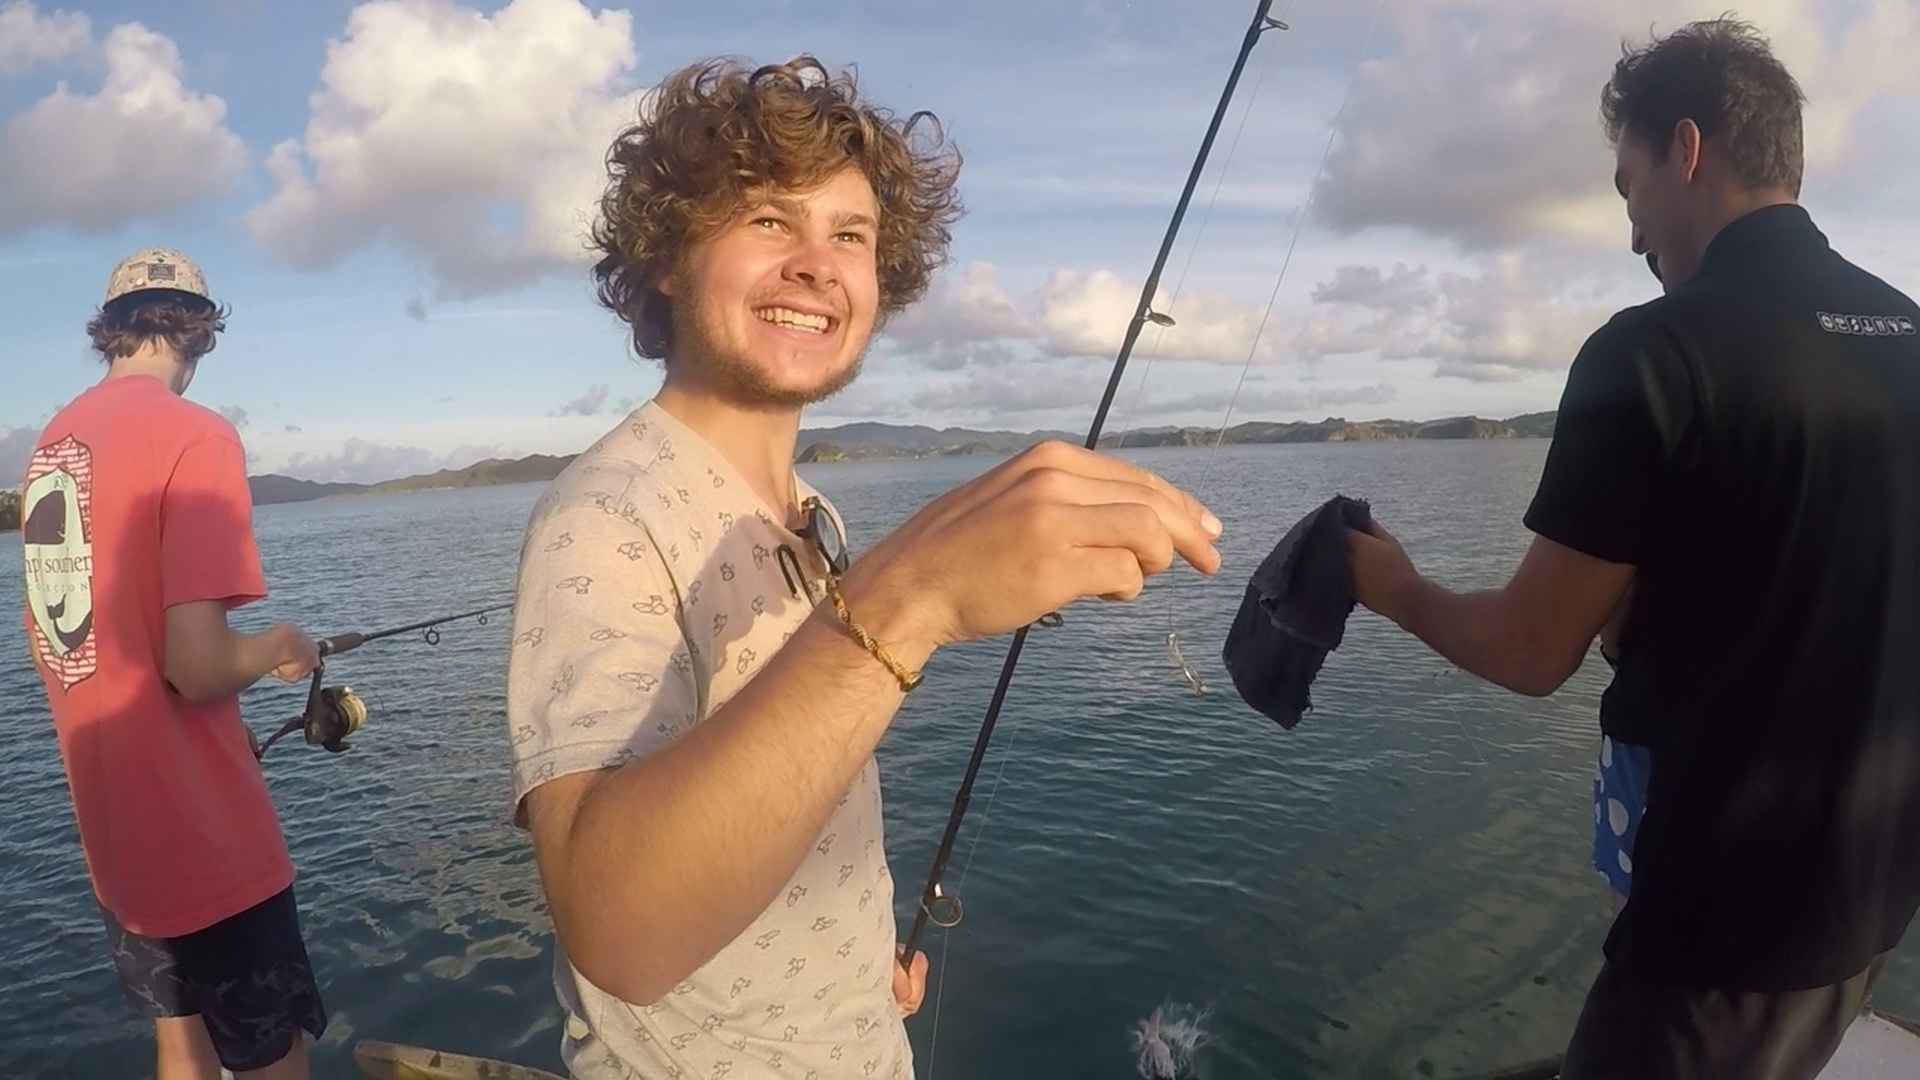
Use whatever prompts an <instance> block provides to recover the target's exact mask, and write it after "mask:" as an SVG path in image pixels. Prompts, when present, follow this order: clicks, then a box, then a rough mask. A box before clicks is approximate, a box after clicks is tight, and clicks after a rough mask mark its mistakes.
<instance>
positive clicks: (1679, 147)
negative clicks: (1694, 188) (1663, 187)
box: [1668, 120, 1703, 184]
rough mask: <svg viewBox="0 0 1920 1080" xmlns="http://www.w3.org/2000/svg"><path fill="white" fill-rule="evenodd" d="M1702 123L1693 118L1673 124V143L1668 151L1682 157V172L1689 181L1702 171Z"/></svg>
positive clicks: (1691, 181) (1683, 177) (1682, 175)
mask: <svg viewBox="0 0 1920 1080" xmlns="http://www.w3.org/2000/svg"><path fill="white" fill-rule="evenodd" d="M1702 141H1703V140H1702V138H1701V135H1700V125H1699V124H1696V123H1694V122H1693V121H1692V120H1682V121H1680V122H1679V123H1677V124H1675V125H1673V145H1672V146H1670V147H1669V148H1668V152H1669V153H1670V154H1672V155H1674V156H1676V157H1678V158H1679V159H1680V174H1681V177H1682V179H1684V180H1686V182H1687V183H1689V184H1691V183H1693V179H1694V177H1695V176H1697V175H1698V174H1699V171H1700V144H1701V142H1702Z"/></svg>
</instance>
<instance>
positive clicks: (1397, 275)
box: [1295, 254, 1653, 382]
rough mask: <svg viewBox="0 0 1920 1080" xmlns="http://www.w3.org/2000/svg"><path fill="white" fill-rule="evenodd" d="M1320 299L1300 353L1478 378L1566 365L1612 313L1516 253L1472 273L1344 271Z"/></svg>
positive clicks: (1493, 379)
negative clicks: (1424, 366)
mask: <svg viewBox="0 0 1920 1080" xmlns="http://www.w3.org/2000/svg"><path fill="white" fill-rule="evenodd" d="M1652 291H1653V290H1652V287H1651V279H1649V289H1648V292H1649V293H1651V292H1652ZM1314 299H1315V301H1316V303H1315V306H1314V309H1313V311H1312V312H1311V315H1310V317H1309V318H1308V319H1307V321H1306V323H1305V325H1304V326H1303V327H1302V328H1301V330H1300V332H1299V334H1298V337H1297V340H1296V345H1295V347H1296V348H1297V350H1298V351H1299V353H1300V354H1301V355H1302V356H1303V357H1305V358H1307V359H1309V360H1316V359H1324V358H1326V357H1333V356H1352V355H1359V354H1372V355H1374V356H1377V357H1379V358H1381V359H1384V360H1427V361H1431V362H1432V363H1433V365H1434V366H1433V373H1434V374H1435V375H1438V376H1442V377H1446V378H1459V379H1467V380H1471V381H1474V382H1500V381H1508V380H1514V379H1521V378H1525V377H1527V376H1529V375H1533V374H1538V373H1541V372H1551V371H1563V370H1565V369H1566V368H1567V366H1568V365H1569V364H1571V363H1572V362H1573V357H1574V354H1575V353H1577V352H1578V351H1579V349H1580V345H1581V343H1582V342H1584V341H1585V340H1586V338H1587V336H1588V335H1590V334H1591V333H1592V332H1593V331H1594V330H1595V329H1597V328H1598V327H1599V326H1601V325H1602V324H1603V323H1605V322H1606V320H1607V318H1608V316H1609V315H1611V314H1612V312H1613V310H1614V309H1613V308H1610V307H1608V306H1606V305H1604V304H1602V303H1600V302H1598V298H1597V296H1596V295H1593V294H1592V293H1591V292H1583V291H1581V289H1580V287H1578V286H1572V285H1568V284H1566V282H1565V280H1564V279H1563V278H1562V277H1560V276H1559V275H1556V274H1555V273H1553V272H1551V271H1550V270H1549V269H1547V268H1546V267H1545V266H1544V264H1543V260H1542V259H1540V258H1538V257H1534V256H1528V255H1518V254H1509V255H1502V256H1499V257H1495V258H1489V259H1485V260H1481V261H1480V262H1479V263H1477V264H1475V266H1474V268H1473V270H1472V272H1460V271H1452V270H1450V271H1445V272H1442V273H1439V274H1433V273H1430V272H1428V271H1427V270H1426V269H1425V268H1420V269H1409V268H1407V267H1406V266H1404V265H1402V266H1397V267H1395V268H1394V270H1393V271H1391V272H1385V271H1382V270H1380V269H1379V268H1377V267H1368V266H1346V267H1341V268H1340V269H1339V270H1338V271H1336V272H1335V274H1334V276H1333V278H1332V279H1330V280H1328V281H1326V282H1323V283H1322V284H1321V285H1320V286H1319V287H1318V288H1316V289H1315V291H1314Z"/></svg>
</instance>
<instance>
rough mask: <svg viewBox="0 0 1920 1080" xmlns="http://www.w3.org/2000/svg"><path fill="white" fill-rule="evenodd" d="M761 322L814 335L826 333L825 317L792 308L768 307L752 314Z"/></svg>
mask: <svg viewBox="0 0 1920 1080" xmlns="http://www.w3.org/2000/svg"><path fill="white" fill-rule="evenodd" d="M754 315H756V316H758V317H759V319H760V321H761V322H770V323H772V324H773V325H775V326H786V327H791V328H793V329H795V330H808V331H812V332H813V333H816V334H824V333H826V332H827V317H826V316H825V315H808V314H806V313H804V312H799V311H795V310H793V309H792V308H783V307H770V308H761V309H760V310H759V311H756V312H754Z"/></svg>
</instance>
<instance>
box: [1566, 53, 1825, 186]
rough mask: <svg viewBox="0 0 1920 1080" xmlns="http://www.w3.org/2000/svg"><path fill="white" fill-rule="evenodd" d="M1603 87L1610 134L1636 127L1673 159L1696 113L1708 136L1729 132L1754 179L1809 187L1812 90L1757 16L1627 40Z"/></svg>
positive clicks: (1751, 182)
mask: <svg viewBox="0 0 1920 1080" xmlns="http://www.w3.org/2000/svg"><path fill="white" fill-rule="evenodd" d="M1621 53H1622V55H1621V57H1620V60H1619V62H1618V63H1616V64H1615V65H1614V67H1613V77H1612V78H1610V79H1608V80H1607V85H1606V87H1605V89H1603V90H1602V91H1601V92H1600V120H1601V123H1602V124H1603V125H1604V126H1605V128H1606V132H1607V139H1608V141H1609V142H1613V143H1616V144H1617V143H1618V142H1619V141H1620V136H1621V135H1622V134H1623V133H1632V134H1634V135H1636V136H1638V137H1640V138H1642V139H1645V140H1647V142H1649V143H1650V144H1651V146H1652V150H1653V160H1654V163H1655V164H1663V163H1665V161H1666V160H1667V147H1668V145H1669V142H1668V141H1669V139H1670V138H1671V137H1672V135H1673V128H1674V125H1676V124H1678V123H1679V122H1680V121H1682V120H1692V121H1693V122H1694V123H1695V124H1696V125H1698V126H1699V128H1700V137H1701V138H1703V139H1709V138H1712V137H1713V136H1715V135H1721V136H1724V137H1725V139H1726V145H1727V155H1728V157H1729V158H1730V159H1731V160H1732V162H1733V167H1734V171H1735V173H1736V174H1737V175H1738V176H1739V177H1740V179H1741V180H1743V181H1745V182H1746V184H1747V186H1749V187H1754V188H1761V187H1781V188H1785V189H1786V190H1787V192H1788V193H1789V194H1790V195H1792V196H1793V197H1794V198H1799V197H1800V179H1801V174H1802V172H1803V171H1804V169H1805V167H1806V151H1805V147H1804V145H1803V135H1802V132H1801V121H1800V108H1801V106H1802V105H1803V104H1804V103H1805V102H1806V95H1805V94H1804V93H1803V92H1802V91H1801V89H1800V84H1799V83H1798V82H1796V81H1795V80H1794V77H1793V75H1792V74H1791V73H1790V72H1788V71H1787V68H1786V65H1784V64H1782V63H1781V62H1780V61H1779V60H1778V59H1776V58H1775V57H1774V55H1773V50H1772V49H1771V48H1770V47H1769V46H1768V43H1767V39H1766V38H1765V37H1764V36H1762V35H1761V33H1760V31H1759V30H1757V29H1755V28H1754V27H1753V25H1752V24H1750V23H1747V22H1743V21H1741V20H1739V19H1736V18H1733V17H1731V16H1724V17H1721V18H1718V19H1707V20H1703V21H1700V22H1694V23H1688V24H1687V25H1686V26H1683V27H1681V28H1680V29H1678V30H1675V31H1674V32H1673V33H1671V34H1669V35H1667V36H1666V37H1664V38H1657V39H1655V40H1654V41H1653V42H1651V43H1650V44H1648V45H1647V46H1646V47H1645V48H1641V49H1633V48H1627V47H1625V46H1622V48H1621Z"/></svg>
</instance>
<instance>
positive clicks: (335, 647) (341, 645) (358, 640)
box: [318, 634, 367, 658]
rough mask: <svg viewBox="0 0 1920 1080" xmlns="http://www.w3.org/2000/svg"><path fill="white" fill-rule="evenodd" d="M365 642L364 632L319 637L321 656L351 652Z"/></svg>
mask: <svg viewBox="0 0 1920 1080" xmlns="http://www.w3.org/2000/svg"><path fill="white" fill-rule="evenodd" d="M366 643H367V636H366V635H365V634H341V635H339V636H338V637H330V638H321V639H320V641H319V643H318V644H319V646H320V655H321V657H322V658H325V657H329V656H335V655H338V654H340V653H343V652H352V651H353V650H354V649H357V648H359V647H360V646H362V645H365V644H366Z"/></svg>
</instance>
